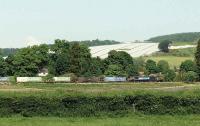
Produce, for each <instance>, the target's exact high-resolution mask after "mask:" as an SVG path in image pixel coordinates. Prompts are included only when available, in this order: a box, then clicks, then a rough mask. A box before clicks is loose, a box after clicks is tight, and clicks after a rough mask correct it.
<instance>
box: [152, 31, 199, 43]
mask: <svg viewBox="0 0 200 126" xmlns="http://www.w3.org/2000/svg"><path fill="white" fill-rule="evenodd" d="M199 38H200V32H190V33H177V34H171V35H164V36H158V37H154V38H150V39H149V41H152V42H162V41H164V40H169V41H173V42H194V41H197V40H198V39H199Z"/></svg>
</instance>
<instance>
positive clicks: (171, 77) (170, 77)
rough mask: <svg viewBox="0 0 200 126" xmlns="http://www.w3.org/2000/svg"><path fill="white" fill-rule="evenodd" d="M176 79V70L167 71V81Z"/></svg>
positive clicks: (165, 76) (165, 75)
mask: <svg viewBox="0 0 200 126" xmlns="http://www.w3.org/2000/svg"><path fill="white" fill-rule="evenodd" d="M175 78H176V73H175V71H174V70H167V71H166V72H165V74H164V80H165V81H174V79H175Z"/></svg>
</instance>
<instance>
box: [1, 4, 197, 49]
mask: <svg viewBox="0 0 200 126" xmlns="http://www.w3.org/2000/svg"><path fill="white" fill-rule="evenodd" d="M199 6H200V0H0V48H2V47H22V46H27V45H28V43H29V42H35V43H37V42H42V43H52V42H53V41H54V39H56V38H60V39H67V40H91V39H96V38H99V39H112V40H118V41H134V40H145V39H148V38H149V37H153V36H157V35H164V34H171V33H177V32H199V31H200V7H199Z"/></svg>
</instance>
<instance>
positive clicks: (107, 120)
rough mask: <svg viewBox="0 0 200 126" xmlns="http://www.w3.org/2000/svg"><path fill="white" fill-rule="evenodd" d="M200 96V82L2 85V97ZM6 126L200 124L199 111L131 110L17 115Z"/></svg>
mask: <svg viewBox="0 0 200 126" xmlns="http://www.w3.org/2000/svg"><path fill="white" fill-rule="evenodd" d="M145 94H151V95H155V96H175V97H182V98H183V97H200V83H190V84H189V83H181V82H177V83H103V84H98V83H96V84H92V83H91V84H75V83H68V84H44V83H40V84H36V83H19V84H10V85H1V86H0V97H19V98H21V97H30V96H31V97H32V96H35V97H43V98H57V97H66V96H67V97H74V96H81V97H83V96H86V97H91V96H92V97H101V96H105V97H113V96H120V97H121V96H126V95H131V96H132V95H133V96H134V95H145ZM0 125H2V126H13V125H15V126H94V125H95V126H169V125H170V126H188V125H192V126H200V116H199V114H183V115H182V114H177V115H176V114H175V115H168V114H164V115H159V114H158V115H157V114H150V115H149V114H142V113H137V112H136V113H130V114H127V115H125V116H121V115H116V116H113V117H112V116H107V115H106V114H105V115H104V116H100V117H93V116H91V117H84V116H82V117H53V116H48V117H46V116H33V117H22V116H20V115H14V116H9V117H1V118H0Z"/></svg>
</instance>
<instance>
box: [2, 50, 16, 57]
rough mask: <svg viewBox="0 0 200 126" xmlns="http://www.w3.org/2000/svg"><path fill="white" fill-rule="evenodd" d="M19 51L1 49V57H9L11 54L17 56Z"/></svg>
mask: <svg viewBox="0 0 200 126" xmlns="http://www.w3.org/2000/svg"><path fill="white" fill-rule="evenodd" d="M17 50H18V49H16V48H4V49H0V55H1V56H3V57H4V56H8V55H10V54H15V52H16V51H17Z"/></svg>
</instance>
